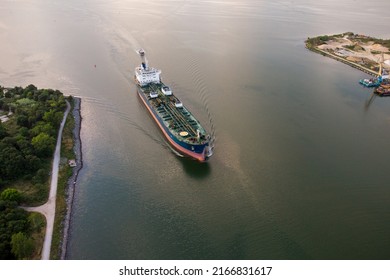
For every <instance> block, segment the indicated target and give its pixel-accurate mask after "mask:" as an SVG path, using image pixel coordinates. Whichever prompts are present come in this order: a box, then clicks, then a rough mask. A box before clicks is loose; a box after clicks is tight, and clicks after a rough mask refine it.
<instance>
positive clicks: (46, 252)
mask: <svg viewBox="0 0 390 280" xmlns="http://www.w3.org/2000/svg"><path fill="white" fill-rule="evenodd" d="M66 106H67V108H66V111H65V113H64V118H63V119H62V122H61V125H60V129H59V131H58V137H57V144H56V149H55V152H54V159H53V167H52V175H51V183H50V193H49V199H48V200H47V202H46V203H45V204H43V205H41V206H38V207H23V208H24V209H25V210H27V211H32V212H39V213H41V214H43V215H45V217H46V234H45V240H44V241H43V249H42V258H41V259H42V260H49V259H50V249H51V240H52V237H53V228H54V217H55V212H56V197H57V183H58V169H59V164H60V151H61V140H62V131H63V129H64V125H65V121H66V118H67V116H68V114H69V111H70V104H69V102H68V101H66Z"/></svg>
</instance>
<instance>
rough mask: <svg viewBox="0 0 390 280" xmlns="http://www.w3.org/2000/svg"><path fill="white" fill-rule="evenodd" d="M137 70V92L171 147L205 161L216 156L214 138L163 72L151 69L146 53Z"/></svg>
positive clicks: (141, 53)
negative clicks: (166, 81) (180, 98)
mask: <svg viewBox="0 0 390 280" xmlns="http://www.w3.org/2000/svg"><path fill="white" fill-rule="evenodd" d="M138 54H139V55H140V57H141V65H139V66H138V67H136V68H135V82H136V84H137V92H138V95H139V97H140V98H141V100H142V102H143V103H144V105H145V106H146V108H147V109H148V111H149V113H150V114H151V115H152V117H153V119H154V121H155V122H156V124H157V125H158V127H159V128H160V130H161V131H162V133H163V134H164V136H165V138H166V139H167V140H168V142H169V143H170V145H171V146H172V147H173V148H174V149H175V150H177V151H178V152H179V153H180V154H182V155H184V156H188V157H190V158H193V159H196V160H198V161H200V162H204V161H206V160H207V159H209V158H210V157H211V156H212V155H213V148H214V147H213V146H214V145H213V139H212V138H211V136H210V135H209V134H207V132H206V130H205V129H204V128H203V127H202V126H201V124H200V123H199V121H198V120H197V119H196V118H195V117H194V116H193V115H192V114H191V112H190V111H189V110H188V109H187V108H186V107H185V106H184V105H183V103H182V102H181V101H180V100H179V98H178V97H177V96H175V95H174V94H173V92H172V89H171V88H170V87H169V86H168V85H166V84H164V83H163V82H162V80H161V70H160V69H156V68H153V67H149V65H148V61H147V59H146V56H145V51H144V50H142V49H141V50H139V51H138Z"/></svg>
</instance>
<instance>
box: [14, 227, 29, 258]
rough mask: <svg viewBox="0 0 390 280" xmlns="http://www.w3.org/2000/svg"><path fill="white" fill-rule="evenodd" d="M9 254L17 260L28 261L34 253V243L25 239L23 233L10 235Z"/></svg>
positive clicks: (27, 238)
mask: <svg viewBox="0 0 390 280" xmlns="http://www.w3.org/2000/svg"><path fill="white" fill-rule="evenodd" d="M11 247H12V249H11V252H12V253H13V254H14V255H15V257H16V258H18V259H19V260H25V259H28V258H29V257H30V256H31V254H32V253H33V251H34V241H33V240H32V239H31V238H29V237H27V236H26V235H25V234H24V233H23V232H18V233H16V234H13V235H12V238H11Z"/></svg>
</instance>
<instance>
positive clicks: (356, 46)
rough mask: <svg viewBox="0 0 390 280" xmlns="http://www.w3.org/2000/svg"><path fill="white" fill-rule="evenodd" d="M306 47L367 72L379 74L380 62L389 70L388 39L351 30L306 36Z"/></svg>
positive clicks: (389, 44)
mask: <svg viewBox="0 0 390 280" xmlns="http://www.w3.org/2000/svg"><path fill="white" fill-rule="evenodd" d="M305 43H306V48H307V49H309V50H311V51H314V52H316V53H319V54H322V55H324V56H327V57H330V58H333V59H336V60H338V61H340V62H343V63H345V64H347V65H349V66H352V67H354V68H357V69H359V70H361V71H363V72H365V73H367V74H370V75H373V76H379V69H380V66H379V65H380V64H382V67H383V69H385V70H387V71H389V70H390V51H389V49H390V40H382V39H377V38H373V37H369V36H365V35H358V34H354V33H352V32H347V33H343V34H336V35H323V36H318V37H314V38H308V39H307V40H306V41H305Z"/></svg>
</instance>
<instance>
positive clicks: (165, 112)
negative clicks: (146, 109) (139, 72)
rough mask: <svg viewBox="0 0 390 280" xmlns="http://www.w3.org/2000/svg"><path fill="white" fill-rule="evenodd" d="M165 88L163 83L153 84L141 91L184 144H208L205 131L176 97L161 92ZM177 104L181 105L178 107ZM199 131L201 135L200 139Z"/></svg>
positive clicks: (142, 88)
mask: <svg viewBox="0 0 390 280" xmlns="http://www.w3.org/2000/svg"><path fill="white" fill-rule="evenodd" d="M163 86H165V85H164V84H163V83H160V84H154V83H152V84H148V85H147V86H143V87H141V90H142V93H143V94H144V96H145V98H147V99H148V101H149V104H150V105H151V106H152V107H153V109H154V111H155V112H156V113H157V114H158V115H159V117H160V118H161V119H162V121H163V122H164V124H165V126H166V127H168V128H169V130H170V131H171V132H172V133H173V134H175V136H176V137H177V138H179V139H180V140H182V141H184V142H187V143H189V144H205V143H207V142H208V139H207V138H206V131H205V129H204V128H203V127H202V126H201V125H200V123H199V122H198V121H197V120H196V119H195V117H194V116H193V115H192V114H191V112H190V111H188V109H187V108H186V107H185V106H183V105H182V103H181V102H180V100H179V99H178V98H177V97H176V96H175V95H173V94H172V95H165V94H164V93H163V92H162V91H161V88H162V87H163ZM153 94H154V96H155V94H157V97H153ZM151 95H152V96H151ZM176 104H181V105H179V107H177V106H176ZM198 131H199V133H200V137H199V138H198Z"/></svg>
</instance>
